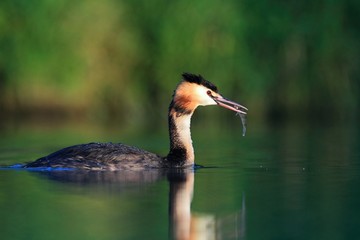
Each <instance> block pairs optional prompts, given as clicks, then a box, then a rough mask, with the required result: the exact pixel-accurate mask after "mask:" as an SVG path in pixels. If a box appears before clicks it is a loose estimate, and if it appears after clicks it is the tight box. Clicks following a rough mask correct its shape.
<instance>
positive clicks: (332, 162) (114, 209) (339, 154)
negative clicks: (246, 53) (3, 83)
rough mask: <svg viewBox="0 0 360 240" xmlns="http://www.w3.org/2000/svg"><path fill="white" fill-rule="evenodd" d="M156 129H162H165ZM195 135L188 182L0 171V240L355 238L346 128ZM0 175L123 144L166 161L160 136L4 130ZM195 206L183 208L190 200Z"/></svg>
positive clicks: (359, 172) (354, 138) (354, 161)
mask: <svg viewBox="0 0 360 240" xmlns="http://www.w3.org/2000/svg"><path fill="white" fill-rule="evenodd" d="M164 128H165V127H164ZM241 131H242V130H241V126H240V123H239V125H238V126H235V127H234V126H231V125H230V124H228V125H227V124H225V125H224V126H222V128H215V127H213V126H204V124H200V123H195V124H194V125H193V141H194V145H195V155H196V161H197V163H198V164H201V165H205V166H207V167H209V168H202V169H199V170H197V171H196V172H195V173H194V172H192V171H190V172H178V173H168V172H156V171H148V172H140V173H139V172H135V173H134V172H118V173H87V174H84V173H82V174H80V173H73V172H29V171H21V170H0V234H1V236H0V238H1V239H37V240H41V239H167V238H169V236H171V235H172V236H177V237H178V238H179V239H180V238H182V239H186V237H188V236H191V237H192V238H193V239H200V238H201V237H204V238H203V239H357V238H358V237H359V236H360V221H359V216H360V204H359V203H360V188H359V186H360V132H359V129H358V128H356V125H355V124H353V125H352V124H346V125H345V124H343V125H336V124H333V125H328V126H321V125H309V124H308V125H306V124H292V125H291V124H288V125H277V126H268V125H262V124H258V125H257V126H252V125H251V124H250V125H249V126H248V133H247V136H246V137H242V136H241ZM2 136H3V137H2V139H1V141H0V143H1V145H0V165H5V164H14V163H23V162H26V161H31V160H33V159H35V158H37V157H40V156H42V155H45V154H48V153H49V152H51V151H54V150H57V149H58V148H61V147H65V146H67V145H72V144H76V143H83V142H84V143H85V142H90V141H114V142H118V141H122V142H126V143H129V144H133V145H137V146H140V147H142V148H146V149H148V150H151V151H154V152H158V153H161V154H165V153H166V151H167V148H168V143H167V133H166V132H160V133H159V132H156V131H155V132H142V133H138V132H137V133H136V132H134V131H131V130H129V131H123V130H113V131H108V132H105V133H104V132H103V131H102V130H101V129H95V128H92V127H87V126H81V127H68V128H60V129H58V128H39V127H24V128H19V127H16V128H7V130H4V131H3V133H2ZM191 197H192V201H191Z"/></svg>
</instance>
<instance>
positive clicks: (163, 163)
mask: <svg viewBox="0 0 360 240" xmlns="http://www.w3.org/2000/svg"><path fill="white" fill-rule="evenodd" d="M182 77H183V79H182V81H181V82H180V83H179V84H178V86H177V87H176V89H175V91H174V94H173V98H172V101H171V103H170V106H169V115H168V120H169V135H170V152H169V154H168V155H167V156H166V157H160V156H159V155H157V154H154V153H150V152H147V151H145V150H141V149H139V148H136V147H132V146H128V145H125V144H122V143H88V144H80V145H75V146H71V147H67V148H64V149H61V150H59V151H57V152H54V153H52V154H50V155H48V156H45V157H42V158H39V159H38V160H36V161H34V162H32V163H28V164H26V165H24V168H70V169H72V168H73V169H87V170H125V169H133V170H135V169H136V170H140V169H150V168H185V167H192V166H194V149H193V146H192V140H191V134H190V121H191V116H192V114H193V113H194V111H195V109H196V108H197V107H198V106H208V105H216V104H217V105H219V106H221V107H225V108H228V109H230V110H232V111H235V112H237V113H240V114H246V113H247V110H248V109H247V108H246V107H244V106H242V105H240V104H238V103H235V102H233V101H230V100H228V99H226V98H224V97H223V96H221V95H220V94H219V93H218V89H217V87H216V86H215V85H213V84H212V83H210V82H209V81H207V80H205V79H204V78H203V77H202V76H201V75H194V74H190V73H184V74H183V75H182Z"/></svg>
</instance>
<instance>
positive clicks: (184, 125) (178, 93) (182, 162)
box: [166, 83, 197, 167]
mask: <svg viewBox="0 0 360 240" xmlns="http://www.w3.org/2000/svg"><path fill="white" fill-rule="evenodd" d="M186 84H187V83H185V84H184V83H182V85H179V87H178V88H177V89H176V90H175V93H174V97H173V100H172V102H171V103H170V107H169V135H170V152H169V154H168V155H167V157H166V159H167V161H168V163H169V164H170V165H171V166H173V167H174V166H175V167H183V166H191V165H193V164H194V148H193V146H192V140H191V132H190V122H191V116H192V114H193V113H194V110H195V109H196V107H197V104H196V102H195V101H193V100H192V99H191V91H190V92H186V94H185V87H186ZM184 85H185V87H184Z"/></svg>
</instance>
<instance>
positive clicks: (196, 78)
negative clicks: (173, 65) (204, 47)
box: [182, 73, 218, 92]
mask: <svg viewBox="0 0 360 240" xmlns="http://www.w3.org/2000/svg"><path fill="white" fill-rule="evenodd" d="M182 77H183V78H184V80H185V81H187V82H190V83H196V84H199V85H203V86H204V87H207V88H209V89H211V90H213V91H214V92H217V91H218V89H217V87H216V86H215V85H214V84H212V83H211V82H209V81H208V80H206V79H204V78H203V77H202V76H201V75H195V74H192V73H183V74H182Z"/></svg>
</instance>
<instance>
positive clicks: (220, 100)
mask: <svg viewBox="0 0 360 240" xmlns="http://www.w3.org/2000/svg"><path fill="white" fill-rule="evenodd" d="M211 97H212V99H213V100H214V101H215V102H216V103H217V105H219V106H221V107H224V108H227V109H230V110H231V111H234V112H237V113H241V114H245V115H246V114H247V111H248V109H247V108H246V107H244V106H242V105H240V104H238V103H236V102H233V101H231V100H229V99H226V98H224V97H223V96H221V95H218V96H211Z"/></svg>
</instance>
